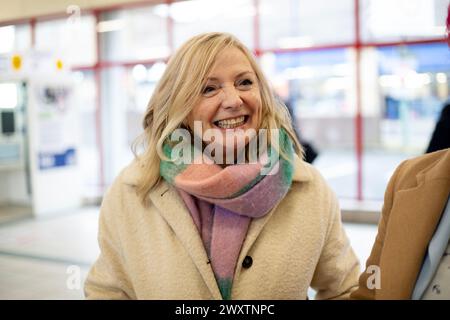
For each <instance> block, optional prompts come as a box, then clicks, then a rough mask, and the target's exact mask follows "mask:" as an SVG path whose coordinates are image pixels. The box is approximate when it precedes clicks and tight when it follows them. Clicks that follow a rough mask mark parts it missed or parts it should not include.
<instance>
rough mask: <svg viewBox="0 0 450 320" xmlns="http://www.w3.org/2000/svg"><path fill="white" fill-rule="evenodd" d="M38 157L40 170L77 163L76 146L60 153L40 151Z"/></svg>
mask: <svg viewBox="0 0 450 320" xmlns="http://www.w3.org/2000/svg"><path fill="white" fill-rule="evenodd" d="M38 157H39V169H40V170H47V169H52V168H57V167H65V166H72V165H75V149H74V148H69V149H67V150H66V151H64V152H60V153H50V152H40V153H39V156H38Z"/></svg>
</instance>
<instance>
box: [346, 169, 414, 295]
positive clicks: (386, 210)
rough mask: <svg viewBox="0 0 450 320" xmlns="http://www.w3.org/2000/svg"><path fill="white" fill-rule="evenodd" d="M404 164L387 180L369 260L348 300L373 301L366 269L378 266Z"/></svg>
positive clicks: (368, 273) (373, 291)
mask: <svg viewBox="0 0 450 320" xmlns="http://www.w3.org/2000/svg"><path fill="white" fill-rule="evenodd" d="M405 163H406V162H403V163H402V164H401V165H399V166H398V168H397V169H396V170H395V172H394V174H393V175H392V177H391V179H390V180H389V183H388V186H387V188H386V192H385V195H384V204H383V209H382V211H381V218H380V222H379V223H378V233H377V236H376V238H375V243H374V244H373V246H372V251H371V253H370V256H369V258H368V259H367V261H366V270H365V271H364V272H363V273H362V274H361V276H360V277H359V287H358V289H357V290H356V291H354V292H353V293H352V294H351V296H350V298H351V299H359V300H372V299H375V293H376V289H375V288H374V289H370V288H368V280H369V277H370V276H371V275H372V273H371V272H369V270H368V268H369V267H370V266H379V265H380V256H381V251H382V250H383V245H384V239H385V237H386V228H387V225H388V222H389V216H390V213H391V209H392V204H393V202H394V193H395V188H396V187H395V186H396V180H397V177H398V176H399V175H400V172H401V170H402V168H403V166H404V165H405Z"/></svg>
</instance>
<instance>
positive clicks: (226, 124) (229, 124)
mask: <svg viewBox="0 0 450 320" xmlns="http://www.w3.org/2000/svg"><path fill="white" fill-rule="evenodd" d="M244 122H245V116H241V117H237V118H233V119H227V120H220V121H217V122H216V123H217V126H219V127H221V128H224V129H232V128H236V127H239V126H241V125H243V124H244Z"/></svg>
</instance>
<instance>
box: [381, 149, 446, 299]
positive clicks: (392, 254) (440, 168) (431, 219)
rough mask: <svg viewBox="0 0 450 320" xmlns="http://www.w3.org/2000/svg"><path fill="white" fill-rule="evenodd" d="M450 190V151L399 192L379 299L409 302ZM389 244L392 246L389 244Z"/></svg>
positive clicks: (389, 229) (388, 228)
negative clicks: (413, 183) (411, 184)
mask: <svg viewBox="0 0 450 320" xmlns="http://www.w3.org/2000/svg"><path fill="white" fill-rule="evenodd" d="M449 188H450V150H448V151H447V152H446V154H445V155H444V157H443V158H441V159H440V160H438V161H437V162H434V163H432V164H431V165H429V166H428V167H426V168H425V169H423V170H421V171H419V172H418V173H417V175H416V184H415V185H414V186H412V187H410V188H407V189H400V190H396V194H395V196H394V202H393V205H392V209H391V212H390V215H389V222H388V224H387V226H386V231H385V232H386V234H385V238H384V244H385V245H384V247H383V249H382V253H381V257H380V271H381V289H380V290H377V299H410V297H411V294H412V291H413V290H414V285H415V283H416V279H417V276H418V274H419V272H420V270H421V267H422V262H423V259H424V257H425V254H426V250H427V248H428V244H429V242H430V241H431V239H432V237H433V234H434V230H435V229H436V227H437V225H438V223H439V219H440V217H441V214H442V211H443V209H444V205H445V203H446V200H447V198H448V195H449ZM388 244H389V245H388Z"/></svg>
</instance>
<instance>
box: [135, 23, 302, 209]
mask: <svg viewBox="0 0 450 320" xmlns="http://www.w3.org/2000/svg"><path fill="white" fill-rule="evenodd" d="M228 48H238V49H239V50H240V51H242V53H243V54H244V55H245V56H246V57H247V59H248V60H249V62H250V64H251V66H252V68H253V71H254V72H255V74H256V77H257V79H258V81H259V90H260V94H261V108H260V110H261V111H260V112H261V114H260V117H259V119H260V123H259V128H265V129H269V131H270V129H276V128H278V129H280V128H284V129H285V130H286V132H287V133H288V135H289V137H290V138H291V139H292V141H293V142H294V151H295V152H296V153H297V155H299V156H300V157H302V156H303V150H302V147H301V145H300V143H299V141H298V139H297V137H296V135H295V132H294V130H293V128H292V124H291V118H290V115H289V112H288V111H287V108H286V106H285V105H284V104H283V103H282V102H281V101H279V99H275V97H274V96H273V94H272V92H271V90H270V87H269V84H268V82H267V80H266V78H265V77H264V75H263V73H262V71H261V69H260V68H259V66H258V64H257V63H256V61H255V59H254V57H253V55H252V53H251V52H250V51H249V50H248V49H247V48H246V47H245V46H244V45H243V44H242V43H241V42H240V41H239V40H238V39H237V38H236V37H234V36H233V35H231V34H228V33H220V32H211V33H205V34H200V35H198V36H195V37H193V38H191V39H190V40H188V41H187V42H186V43H184V44H183V46H181V47H180V48H179V49H178V50H177V51H176V52H175V54H174V55H173V56H172V57H171V58H170V60H169V63H168V65H167V68H166V70H165V72H164V74H163V76H162V77H161V79H160V81H159V82H158V84H157V86H156V88H155V91H154V93H153V95H152V97H151V99H150V101H149V103H148V106H147V110H146V112H145V116H144V120H143V126H144V132H143V134H142V135H141V136H140V137H138V139H137V140H136V141H135V142H134V144H133V152H134V154H135V156H136V158H137V159H138V160H139V162H140V164H141V165H142V166H143V169H144V170H143V175H142V177H141V180H140V181H139V182H138V184H137V185H136V191H137V194H138V196H139V198H140V199H141V201H142V203H143V204H146V199H147V197H148V194H149V193H150V191H151V190H152V189H153V188H154V187H156V186H157V185H158V183H159V182H160V180H161V176H160V171H159V170H160V169H159V166H160V162H161V159H164V160H167V157H166V156H165V155H164V153H163V150H162V147H163V144H164V142H165V140H166V138H167V137H169V135H170V134H171V133H172V132H173V131H174V130H175V129H177V128H180V127H183V121H184V120H185V119H186V117H187V116H188V115H189V113H190V112H191V110H192V109H193V107H194V106H195V105H196V103H197V102H198V100H199V98H200V97H201V92H202V89H203V87H204V85H205V81H206V78H207V76H208V74H209V72H210V70H211V68H212V67H213V64H214V62H215V60H216V57H217V56H218V55H219V54H220V53H221V52H223V51H224V50H226V49H228ZM269 139H270V135H269ZM269 142H270V141H269ZM139 146H142V147H143V151H142V153H141V154H140V155H138V152H137V149H138V147H139ZM280 154H281V156H283V157H284V158H285V159H287V158H288V157H287V155H286V154H283V151H282V150H280Z"/></svg>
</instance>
